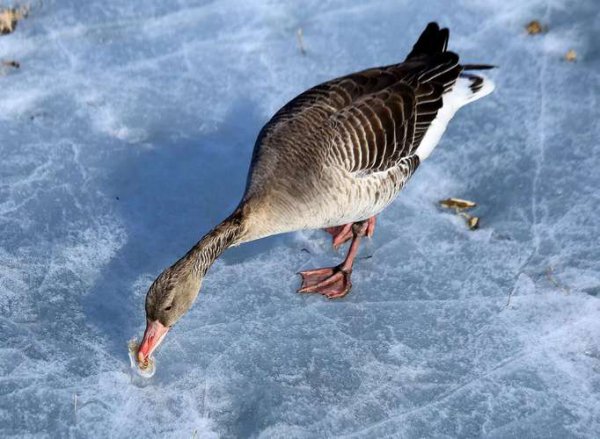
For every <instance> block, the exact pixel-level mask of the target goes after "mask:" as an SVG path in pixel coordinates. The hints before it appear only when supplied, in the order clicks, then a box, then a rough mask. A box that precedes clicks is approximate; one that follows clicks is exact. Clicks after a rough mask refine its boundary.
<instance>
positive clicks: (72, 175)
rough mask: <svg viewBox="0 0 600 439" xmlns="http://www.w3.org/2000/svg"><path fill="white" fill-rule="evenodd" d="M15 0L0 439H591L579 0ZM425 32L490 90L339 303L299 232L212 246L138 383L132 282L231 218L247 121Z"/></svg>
mask: <svg viewBox="0 0 600 439" xmlns="http://www.w3.org/2000/svg"><path fill="white" fill-rule="evenodd" d="M32 3H33V5H34V7H33V9H32V11H31V14H30V17H29V18H28V19H27V20H25V21H23V22H22V23H20V24H19V26H18V28H17V31H16V32H15V33H13V34H11V35H8V36H2V37H0V60H16V61H19V62H20V63H21V69H20V70H18V71H13V72H10V74H7V75H6V76H3V77H0V155H1V157H2V160H1V161H0V176H1V179H0V242H1V245H0V436H1V437H13V436H15V437H17V436H26V437H132V434H134V433H135V436H137V437H166V436H169V437H186V438H190V437H197V438H200V437H207V438H208V437H210V438H212V437H224V438H225V437H257V438H279V437H286V438H312V437H319V438H321V437H332V436H338V437H353V438H374V437H377V438H382V437H405V438H420V437H435V438H451V437H485V438H506V437H518V438H525V437H544V438H561V439H562V438H598V437H600V302H599V300H598V299H599V297H598V296H599V295H600V273H599V265H598V260H599V258H600V250H599V247H598V237H599V236H600V221H599V220H598V218H599V214H600V208H599V207H598V206H600V191H599V188H600V172H599V171H598V169H600V154H599V151H600V149H599V148H600V145H599V140H600V124H599V123H598V120H600V105H599V101H598V96H599V92H600V74H599V73H598V72H600V45H599V43H598V42H599V41H600V16H599V9H600V7H599V6H598V2H597V1H596V0H587V1H584V0H578V1H575V0H571V1H566V0H553V1H546V2H542V1H531V2H527V6H523V3H525V2H522V1H516V0H508V1H507V0H498V1H495V2H491V1H484V0H481V1H475V0H462V1H458V2H448V1H442V0H440V1H418V2H409V1H395V0H394V1H373V2H369V3H366V2H360V3H359V2H354V1H345V2H342V1H329V0H318V1H317V0H310V1H302V2H279V1H277V2H276V1H269V2H260V3H259V2H248V1H246V0H239V1H229V0H219V1H195V2H193V1H178V2H163V1H158V0H148V1H145V2H123V1H116V0H109V1H107V0H102V1H100V0H94V1H86V2H81V1H78V0H65V1H56V0H55V1H52V0H49V1H44V2H32ZM433 19H436V20H439V21H440V22H441V23H442V24H443V25H447V26H449V27H450V28H451V31H452V34H451V42H450V46H451V48H452V49H455V50H457V51H458V52H460V54H461V55H462V58H463V60H465V61H468V62H487V63H493V64H497V65H499V66H500V67H501V68H500V69H499V70H497V71H495V72H492V73H491V75H492V76H493V77H494V79H495V81H496V83H497V91H496V92H495V94H493V95H492V96H490V97H488V98H485V99H483V100H482V101H479V102H477V103H475V104H473V105H472V106H469V107H466V108H464V109H463V110H461V112H459V114H458V115H457V117H456V118H455V119H454V121H453V122H452V123H451V125H450V128H449V131H448V132H447V133H446V135H445V137H444V138H443V139H442V142H441V145H440V146H439V147H438V148H437V149H436V151H435V152H434V153H433V154H432V156H431V158H430V159H429V160H428V161H427V162H425V164H423V166H422V167H421V168H420V169H419V171H418V173H417V174H416V175H415V177H414V178H413V180H412V181H411V182H410V184H409V186H408V188H407V189H406V191H405V192H404V193H403V194H402V195H401V197H400V198H399V199H398V201H397V202H396V203H395V204H394V205H393V206H392V207H391V208H389V209H388V210H387V211H386V212H385V213H384V214H383V215H381V218H380V221H379V223H378V229H377V231H376V234H375V237H374V239H373V241H372V243H371V244H370V245H368V246H366V248H365V249H364V251H363V253H362V254H363V256H372V257H371V258H369V259H363V260H361V261H359V264H358V266H357V268H356V270H355V273H354V285H355V286H354V290H353V291H352V293H351V294H350V295H349V296H348V297H347V298H346V299H344V300H341V301H337V302H332V301H327V300H324V299H323V298H322V297H316V296H315V297H312V296H311V297H307V296H300V295H297V294H296V293H295V288H297V286H298V282H299V280H298V277H297V276H296V275H295V273H296V272H297V271H298V270H300V269H306V268H313V267H317V266H319V265H322V264H327V265H330V264H332V263H333V262H334V261H337V260H338V259H339V258H340V257H341V254H336V253H335V252H333V251H332V250H331V249H330V247H329V240H328V236H327V235H326V234H324V233H322V232H319V231H314V232H303V233H298V234H293V235H287V236H280V237H275V238H270V239H267V240H263V241H260V242H256V243H253V244H250V245H246V246H243V247H241V248H239V249H235V250H232V251H230V252H228V253H227V254H226V255H225V256H224V258H223V259H222V260H221V261H219V262H218V263H217V264H216V265H215V266H214V267H213V269H212V270H211V272H210V273H209V276H208V277H207V279H206V281H205V285H204V289H203V292H202V293H201V295H200V297H199V299H198V301H197V303H196V305H195V307H194V308H193V309H192V311H191V312H190V314H189V315H187V316H186V317H185V318H184V319H183V320H182V321H181V323H180V324H179V325H178V326H176V327H175V328H174V330H173V331H171V333H170V334H169V335H168V336H167V338H166V340H165V342H164V344H163V346H162V347H161V349H160V351H159V352H158V354H157V359H158V361H159V363H160V364H159V368H158V371H157V373H156V375H155V376H154V377H153V378H152V379H151V380H147V381H144V382H138V381H137V380H133V379H132V375H131V372H130V370H129V364H128V359H127V349H126V343H127V340H129V339H130V338H131V337H133V336H138V337H139V336H141V334H142V331H143V328H144V314H143V298H144V295H145V292H146V289H147V287H148V285H149V284H150V282H151V281H152V280H153V278H154V277H155V276H156V275H157V274H158V273H159V272H160V270H161V269H162V268H164V267H165V266H167V265H169V264H170V263H172V262H173V261H174V260H175V259H176V258H177V257H179V256H180V255H181V254H182V253H184V252H185V251H186V250H187V249H188V248H189V247H190V246H191V245H192V244H193V243H194V242H195V241H196V240H197V239H198V238H199V237H200V236H201V235H202V233H203V232H205V231H207V230H208V229H209V228H210V227H211V226H212V225H214V224H215V223H216V222H217V221H218V220H220V219H222V218H223V217H224V216H225V215H226V214H227V213H228V212H229V211H230V210H231V209H232V208H233V207H234V206H235V204H236V203H237V201H238V199H239V197H240V195H241V193H242V190H243V186H244V179H245V174H246V168H247V165H248V161H249V158H250V154H251V149H252V145H253V142H254V138H255V136H256V134H257V132H258V130H259V129H260V128H261V126H262V124H263V123H264V122H265V121H266V120H267V119H268V117H269V116H270V115H271V114H272V113H273V112H274V111H275V110H276V109H277V108H278V107H279V106H281V105H282V104H284V103H285V102H286V101H287V100H288V99H290V98H292V97H293V96H294V95H295V94H297V93H298V92H301V91H302V90H304V89H305V88H307V87H309V86H311V85H314V84H316V83H318V82H320V81H322V80H325V79H328V78H331V77H334V76H337V75H341V74H345V73H349V72H351V71H354V70H357V69H361V68H365V67H369V66H373V65H381V64H387V63H392V62H396V61H399V60H401V59H403V57H404V56H405V54H406V53H407V51H408V50H409V48H410V46H411V45H412V43H413V42H414V40H415V38H416V37H417V36H418V34H419V32H420V31H421V30H422V28H423V27H424V25H425V24H426V23H427V22H428V21H430V20H433ZM532 19H539V20H541V21H542V22H543V23H547V24H548V26H549V32H548V33H547V34H544V35H539V36H535V37H532V36H528V35H526V33H525V31H524V25H525V24H526V23H527V22H528V21H530V20H532ZM298 28H302V29H303V34H304V44H305V47H306V50H307V53H306V55H305V56H303V55H302V54H301V53H300V51H299V49H298V46H297V42H296V31H297V29H298ZM570 48H573V49H575V50H576V51H577V54H578V60H577V62H575V63H568V62H566V61H564V60H563V56H564V53H566V51H567V50H568V49H570ZM451 196H455V197H462V198H466V199H472V200H475V201H477V202H478V203H479V207H478V208H477V210H476V211H475V212H476V214H477V215H479V216H481V217H482V228H481V229H480V230H478V231H476V232H470V231H468V230H467V229H466V227H465V225H464V221H463V220H462V219H461V218H459V217H457V216H455V215H453V214H451V213H447V212H442V211H441V210H440V209H439V208H437V207H436V203H437V201H438V200H440V199H443V198H448V197H451ZM303 249H306V250H308V252H307V251H303Z"/></svg>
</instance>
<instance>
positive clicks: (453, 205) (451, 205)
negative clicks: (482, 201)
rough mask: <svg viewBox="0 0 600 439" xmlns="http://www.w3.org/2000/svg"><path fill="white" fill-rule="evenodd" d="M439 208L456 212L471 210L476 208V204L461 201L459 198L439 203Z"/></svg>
mask: <svg viewBox="0 0 600 439" xmlns="http://www.w3.org/2000/svg"><path fill="white" fill-rule="evenodd" d="M440 206H442V207H445V208H446V209H456V210H457V211H458V210H465V209H471V208H473V207H475V206H477V203H475V202H474V201H469V200H463V199H461V198H447V199H445V200H441V201H440Z"/></svg>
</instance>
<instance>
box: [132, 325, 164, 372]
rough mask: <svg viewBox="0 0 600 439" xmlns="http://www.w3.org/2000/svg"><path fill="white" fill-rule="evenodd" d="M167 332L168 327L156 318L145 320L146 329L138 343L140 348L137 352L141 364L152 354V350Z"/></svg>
mask: <svg viewBox="0 0 600 439" xmlns="http://www.w3.org/2000/svg"><path fill="white" fill-rule="evenodd" d="M167 332H169V328H168V327H166V326H164V325H163V324H162V323H160V322H159V321H158V320H154V321H150V320H148V321H147V322H146V331H144V338H143V340H142V343H140V349H139V350H138V354H137V358H138V362H139V363H142V364H143V363H144V362H145V361H146V359H147V358H149V357H150V355H152V352H154V350H155V349H156V348H157V347H158V345H159V344H160V342H161V341H162V340H163V338H165V335H167Z"/></svg>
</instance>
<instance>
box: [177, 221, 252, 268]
mask: <svg viewBox="0 0 600 439" xmlns="http://www.w3.org/2000/svg"><path fill="white" fill-rule="evenodd" d="M242 219H243V218H242V214H241V210H240V209H238V210H236V211H235V212H234V213H233V214H232V215H231V216H230V217H229V218H227V219H226V220H224V221H223V222H222V223H220V224H219V225H217V226H216V227H215V228H214V229H212V230H211V231H210V232H208V233H207V234H206V235H204V237H203V238H202V239H201V240H200V241H198V243H197V244H196V245H195V246H194V247H192V248H191V249H190V250H189V251H188V252H187V254H186V255H185V256H184V257H183V258H181V259H180V260H179V261H178V262H177V264H185V265H187V267H188V268H189V269H190V271H192V272H193V273H194V275H195V276H196V277H198V278H200V279H201V278H203V277H204V275H205V274H206V272H207V271H208V269H209V268H210V266H211V265H212V264H213V263H214V262H215V260H216V259H217V258H218V257H219V256H221V254H222V253H223V252H224V251H225V250H227V249H228V248H229V247H231V246H232V245H235V244H237V243H239V242H240V241H241V238H242V236H243V234H244V230H245V228H244V224H243V220H242Z"/></svg>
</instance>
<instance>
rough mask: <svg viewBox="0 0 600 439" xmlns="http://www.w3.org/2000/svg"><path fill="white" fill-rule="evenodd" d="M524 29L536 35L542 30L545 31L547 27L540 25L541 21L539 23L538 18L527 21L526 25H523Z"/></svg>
mask: <svg viewBox="0 0 600 439" xmlns="http://www.w3.org/2000/svg"><path fill="white" fill-rule="evenodd" d="M525 30H526V31H527V33H528V34H529V35H537V34H541V33H542V32H546V30H547V28H546V27H545V26H542V23H540V22H539V21H538V20H532V21H530V22H529V23H527V26H525Z"/></svg>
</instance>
